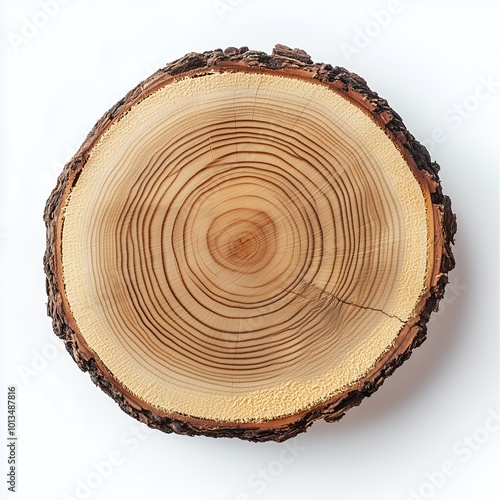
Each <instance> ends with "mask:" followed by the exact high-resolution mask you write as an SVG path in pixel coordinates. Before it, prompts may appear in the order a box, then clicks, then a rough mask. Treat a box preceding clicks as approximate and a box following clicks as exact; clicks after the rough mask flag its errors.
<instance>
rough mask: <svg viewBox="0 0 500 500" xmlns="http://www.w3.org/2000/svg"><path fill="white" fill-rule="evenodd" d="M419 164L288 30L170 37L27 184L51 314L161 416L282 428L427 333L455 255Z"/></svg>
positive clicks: (424, 165) (337, 73)
mask: <svg viewBox="0 0 500 500" xmlns="http://www.w3.org/2000/svg"><path fill="white" fill-rule="evenodd" d="M437 171H438V168H437V165H436V164H435V163H432V162H431V161H430V158H429V156H428V153H427V151H426V150H425V149H424V148H423V147H422V146H421V145H419V144H418V143H417V142H416V141H415V140H414V139H413V137H412V136H411V135H410V134H409V133H408V132H407V131H406V129H405V128H404V126H403V124H402V122H401V120H400V118H399V116H398V115H396V114H395V113H394V112H393V111H392V110H391V109H390V108H389V107H388V105H387V103H386V102H385V101H383V100H382V99H380V98H379V97H378V96H377V95H376V94H373V93H372V92H371V91H370V90H369V89H368V87H367V86H366V84H365V82H364V81H363V80H362V79H360V78H359V77H357V76H356V75H353V74H351V73H348V72H347V71H346V70H343V69H342V68H332V67H331V66H329V65H321V64H313V63H312V61H310V59H309V56H307V54H305V52H303V51H299V50H297V49H295V50H291V49H288V48H287V47H284V46H277V47H276V48H275V50H274V52H273V55H272V56H268V55H266V54H264V53H259V52H255V51H249V50H248V49H246V48H242V49H234V48H230V49H227V50H226V51H224V52H222V51H214V52H208V53H204V54H189V55H188V56H186V57H185V58H183V59H181V60H179V61H176V62H174V63H172V64H171V65H169V66H167V67H166V68H164V69H163V70H160V71H159V72H157V73H156V74H155V75H152V77H150V78H149V79H148V80H146V81H145V82H142V83H141V84H140V85H139V86H138V87H137V88H136V89H134V90H133V91H132V92H131V93H129V94H128V96H127V97H126V98H125V99H124V100H122V101H121V102H120V103H118V105H117V106H115V107H114V108H113V109H112V110H110V111H109V112H108V113H107V114H106V115H105V116H104V117H103V119H101V121H100V122H98V124H97V125H96V127H95V128H94V130H93V131H92V132H91V133H90V134H89V136H88V138H87V140H86V141H85V142H84V144H83V145H82V147H81V149H80V151H79V152H78V153H77V154H76V155H75V157H74V158H73V159H72V160H71V161H70V162H69V163H68V165H66V167H65V169H64V171H63V173H62V174H61V176H60V178H59V181H58V186H57V187H56V189H55V190H54V192H53V193H52V195H51V197H50V198H49V200H48V202H47V207H46V212H45V221H46V224H47V237H48V243H47V252H46V256H45V269H46V274H47V288H48V295H49V314H50V315H51V316H52V317H53V321H54V329H55V331H56V333H57V334H58V335H59V336H61V337H62V338H63V339H64V340H65V342H66V346H67V348H68V350H69V351H70V353H71V354H72V355H73V357H74V358H75V360H76V361H77V363H78V364H79V366H80V367H81V368H82V369H84V370H88V371H89V372H90V374H91V376H92V378H93V380H94V381H95V382H96V383H97V384H98V385H99V386H100V387H101V388H102V389H103V390H105V392H107V393H108V394H110V395H111V396H112V397H113V398H114V399H115V400H116V401H117V402H118V403H119V404H120V406H121V407H122V409H124V410H125V411H126V412H127V413H129V414H131V415H132V416H134V417H135V418H137V419H139V420H141V421H143V422H145V423H147V424H148V425H150V426H151V427H155V428H160V429H162V430H164V431H166V432H171V431H174V432H178V433H182V434H199V433H201V434H205V435H211V436H236V437H241V438H243V439H250V440H257V441H262V440H268V439H274V440H283V439H287V438H289V437H291V436H293V435H295V434H297V433H298V432H301V431H304V430H305V429H306V428H307V426H308V425H309V424H310V423H311V422H312V421H314V420H315V419H317V418H321V417H323V418H326V419H327V420H336V419H338V418H340V417H341V416H342V415H343V412H344V411H345V410H346V409H348V408H349V407H351V406H353V405H356V404H359V402H360V401H361V399H362V397H363V396H365V395H369V394H371V392H373V391H374V390H375V389H376V388H377V387H378V386H379V385H380V384H381V383H382V381H383V379H384V378H385V377H386V376H388V375H389V374H391V373H392V371H393V370H394V368H395V367H396V366H398V365H399V364H400V363H401V362H402V361H403V360H404V359H406V358H407V357H409V355H410V353H411V350H412V349H413V348H414V347H415V346H417V345H419V344H420V343H421V342H422V341H423V339H424V337H425V332H426V328H425V324H426V322H427V320H428V318H429V314H430V312H431V311H432V310H433V309H435V308H436V307H437V303H438V300H439V299H440V298H441V297H442V295H443V292H444V286H445V284H446V282H447V272H448V271H449V270H450V269H452V267H453V266H454V260H453V256H452V253H451V249H450V244H451V242H452V239H453V234H454V232H455V228H456V226H455V217H454V215H453V213H452V212H451V208H450V202H449V199H448V198H447V197H445V196H443V195H442V192H441V187H440V184H439V179H438V177H437Z"/></svg>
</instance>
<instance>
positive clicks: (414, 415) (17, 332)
mask: <svg viewBox="0 0 500 500" xmlns="http://www.w3.org/2000/svg"><path fill="white" fill-rule="evenodd" d="M45 1H47V0H45ZM51 1H52V3H54V1H55V2H56V4H57V5H58V7H56V8H54V7H52V11H51V15H50V16H48V15H47V14H44V10H43V8H42V4H43V1H14V0H11V1H7V0H2V1H1V2H0V5H1V23H2V25H1V39H0V41H1V77H2V86H1V91H0V98H1V114H0V116H1V118H0V120H1V149H0V155H1V187H0V189H1V220H0V233H1V239H0V252H1V255H0V263H1V274H0V279H1V284H2V287H1V297H0V304H1V306H0V307H1V311H0V321H1V324H2V351H1V352H2V357H3V360H2V385H1V387H0V390H1V391H3V392H2V394H3V395H2V396H1V397H0V400H1V401H2V406H1V412H2V419H1V420H0V422H1V425H0V442H1V443H5V441H6V436H7V432H6V419H5V415H6V408H5V400H6V393H7V386H8V385H17V392H18V435H19V441H18V450H17V451H18V459H19V465H18V471H19V472H18V478H17V480H18V485H17V489H18V492H17V497H16V498H19V499H23V500H32V499H37V500H44V499H57V500H64V499H66V500H68V499H77V498H90V499H92V500H94V499H96V500H97V499H106V500H109V499H111V500H113V499H129V498H130V499H132V498H152V499H161V500H187V499H208V500H245V499H246V500H249V499H255V500H266V499H292V500H294V499H302V498H317V497H321V498H325V499H337V498H339V499H348V500H349V499H354V500H357V499H363V500H365V499H370V500H378V499H380V500H396V499H402V500H407V499H411V498H413V499H415V498H417V499H418V498H435V499H450V500H451V499H452V500H462V499H470V498H476V499H478V500H491V499H498V498H500V481H499V475H498V470H499V468H500V454H499V451H500V446H499V442H500V439H499V438H500V432H497V431H498V430H499V425H498V424H495V425H493V421H492V419H491V415H492V412H495V411H498V407H499V384H498V382H499V349H498V347H499V342H498V340H499V335H498V334H499V322H498V283H499V280H498V256H499V252H498V249H499V247H498V242H499V241H498V216H499V210H498V199H499V196H498V194H499V182H498V167H499V152H498V151H499V150H498V141H499V127H498V118H497V117H498V115H499V113H500V66H499V49H500V39H499V35H498V33H499V31H500V30H499V28H498V26H499V23H500V3H499V2H498V1H497V0H492V1H474V2H472V1H410V0H401V2H400V3H399V7H398V6H397V2H396V4H394V3H390V2H388V1H387V0H376V1H371V2H367V1H356V2H354V1H351V2H346V1H345V0H343V1H326V0H325V1H319V0H307V1H305V0H304V1H301V2H296V1H292V0H286V1H285V0H283V1H281V0H280V1H269V0H267V1H265V0H221V1H219V2H213V1H211V0H197V1H188V0H185V1H181V0H176V1H168V0H162V1H159V0H155V1H147V0H146V1H131V0H116V1H103V0H101V1H97V0H86V1H83V0H65V1H64V4H65V5H62V3H63V1H62V0H60V1H59V0H51ZM48 3H50V2H48ZM389 7H390V8H391V10H392V14H391V15H390V20H389V19H388V15H387V14H385V15H384V14H383V13H382V14H380V11H382V10H385V11H387V12H388V9H389ZM56 11H57V12H56ZM377 13H379V14H377ZM30 23H35V24H34V25H32V26H31V27H30V26H29V24H30ZM37 24H38V26H37ZM382 24H385V26H382ZM363 31H365V32H368V36H367V35H366V34H365V35H362V32H363ZM276 43H283V44H286V45H289V46H292V47H300V48H303V49H305V50H306V51H307V52H308V53H309V54H311V56H312V58H313V59H314V60H315V61H324V62H329V63H332V64H333V65H341V66H345V67H347V68H348V69H350V70H351V71H355V72H357V73H359V74H360V75H362V76H363V77H364V78H365V79H366V80H367V81H368V83H369V85H370V86H371V87H372V89H374V90H375V91H377V92H379V93H380V95H382V96H383V97H385V98H387V99H388V100H389V103H390V104H391V105H392V107H393V108H394V109H396V110H397V111H398V113H400V114H401V116H402V117H403V119H404V120H405V123H406V124H407V126H408V128H409V129H410V130H411V131H412V133H413V134H414V135H415V136H416V137H417V139H419V140H420V141H425V144H426V145H428V146H429V148H430V149H431V151H432V155H433V157H434V159H435V160H436V161H438V162H439V163H440V164H441V166H442V172H441V178H442V182H443V186H444V190H445V192H446V193H447V194H448V195H450V196H451V198H452V200H453V208H454V210H455V211H456V213H457V214H458V223H459V232H458V234H457V237H456V246H455V248H454V252H455V254H456V258H457V269H456V270H455V271H453V272H452V273H451V276H450V278H451V283H452V284H451V286H450V287H449V288H448V290H447V297H446V299H445V301H444V303H443V304H442V308H441V312H440V313H439V314H438V315H437V316H435V318H434V320H433V321H432V322H431V323H430V325H429V337H428V340H427V341H426V342H425V343H424V344H423V346H422V347H421V348H419V349H418V350H417V351H416V352H415V353H414V355H413V356H412V358H411V359H410V360H409V361H408V362H407V363H406V364H405V365H404V366H403V367H401V368H400V369H398V370H397V372H396V374H395V376H394V377H391V378H390V379H388V380H387V381H386V383H385V384H384V386H383V387H382V388H381V389H380V391H379V392H377V393H376V394H375V395H374V396H373V397H372V398H370V399H367V400H365V401H364V402H363V404H362V405H361V406H360V407H359V408H356V409H354V410H352V411H351V412H349V414H348V415H347V416H346V417H345V418H344V420H342V421H341V422H339V423H336V424H326V423H324V422H318V423H316V424H315V425H314V426H313V427H312V428H311V429H310V430H309V431H308V432H307V433H306V434H303V435H301V436H299V437H297V438H296V439H294V440H292V441H289V442H288V444H276V443H265V444H254V443H247V442H243V441H239V440H235V439H233V440H230V439H217V440H216V439H210V438H204V437H198V438H189V437H183V436H177V435H167V434H162V433H160V432H157V431H148V429H147V428H145V427H144V426H142V425H141V424H139V423H137V422H136V421H134V420H133V419H131V418H130V417H128V416H127V415H125V414H124V413H123V412H122V411H121V410H120V409H119V408H118V406H117V405H116V404H115V403H114V402H113V401H112V400H111V399H110V398H108V397H107V396H106V395H105V394H104V393H102V392H101V391H100V390H98V389H96V388H95V387H94V385H93V384H92V382H91V381H90V379H89V376H88V374H85V373H82V372H80V371H79V369H78V368H77V366H76V365H75V363H74V362H73V361H72V360H71V358H70V356H69V355H68V354H67V353H66V352H65V351H64V350H63V348H62V342H61V341H59V340H58V339H57V338H56V337H55V336H54V335H53V333H52V331H51V323H50V320H49V318H47V317H46V312H45V302H46V297H45V290H44V275H43V270H42V255H43V252H44V246H45V229H44V225H43V222H42V213H43V208H44V204H45V200H46V199H47V197H48V195H49V194H50V191H51V190H52V188H53V187H54V185H55V182H56V178H57V175H58V173H59V172H60V170H61V168H62V165H63V164H64V163H65V162H66V161H67V160H68V159H69V158H70V157H71V155H72V154H73V152H74V151H75V150H76V149H77V147H78V146H79V145H80V144H81V142H82V141H83V139H84V137H85V135H86V133H87V132H88V131H89V130H90V129H91V127H92V126H93V124H94V123H95V122H96V121H97V119H98V118H99V117H100V116H101V115H102V114H103V113H104V112H105V111H106V110H107V109H109V108H110V107H111V106H112V105H113V104H114V103H115V102H116V101H118V100H119V99H120V98H121V97H122V96H123V95H124V94H125V93H126V92H127V91H128V90H130V89H131V88H132V87H134V86H135V85H136V84H137V83H138V82H139V81H140V80H142V79H144V78H145V77H146V76H148V75H149V74H150V73H152V72H153V71H154V70H156V69H157V68H159V67H161V66H163V65H164V64H165V63H166V62H169V61H172V60H174V59H177V58H178V57H181V56H183V55H184V54H185V53H187V52H191V51H205V50H210V49H214V48H219V47H220V48H225V47H227V46H237V47H239V46H243V45H248V46H249V47H250V48H252V49H258V50H263V51H267V52H269V51H271V49H272V47H273V46H274V45H275V44H276ZM485 81H486V82H488V81H489V82H490V83H487V84H486V86H485V83H484V82H485ZM475 94H477V95H478V96H480V97H481V100H479V99H477V97H475ZM437 129H441V131H439V130H437ZM436 130H437V131H436ZM433 134H434V139H433ZM435 139H438V140H437V141H436V140H435ZM485 426H486V427H485ZM134 433H135V434H137V435H136V436H134ZM467 436H472V438H471V439H472V441H470V442H468V441H467V439H468V437H467ZM287 446H288V447H289V448H290V450H291V451H289V452H287V453H286V454H285V453H284V452H283V450H284V449H286V447H287ZM1 448H2V449H3V450H4V451H2V453H1V454H0V461H1V467H0V470H2V475H1V477H2V478H3V479H2V480H1V481H0V483H1V484H0V497H1V498H4V497H5V498H10V497H9V495H11V494H10V493H9V492H8V491H7V484H6V479H5V471H6V467H7V465H6V462H7V456H6V448H5V445H4V444H2V446H1ZM110 456H111V457H110ZM110 458H111V459H114V462H115V465H114V466H113V470H109V469H110V467H109V466H108V467H107V468H106V466H105V465H102V463H103V462H104V461H109V460H110ZM444 462H452V464H453V466H452V465H450V464H448V466H449V467H451V473H450V474H448V475H447V476H443V474H442V473H440V472H437V471H439V470H440V469H441V468H442V466H443V463H444ZM99 464H101V466H99ZM96 467H97V469H99V467H101V468H100V472H98V471H97V469H96ZM103 467H104V469H103ZM445 468H446V465H445ZM429 478H431V479H429ZM432 482H434V485H433V484H432ZM85 483H88V484H90V487H89V486H88V485H87V486H82V484H85ZM412 491H414V492H415V494H414V493H412Z"/></svg>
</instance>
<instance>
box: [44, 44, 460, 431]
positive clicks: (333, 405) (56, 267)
mask: <svg viewBox="0 0 500 500" xmlns="http://www.w3.org/2000/svg"><path fill="white" fill-rule="evenodd" d="M214 68H216V69H218V70H219V71H234V70H244V71H265V72H269V73H273V72H276V71H280V72H283V73H285V74H287V75H290V76H293V77H298V78H304V79H312V80H316V81H318V82H322V83H324V84H325V85H328V86H330V87H331V88H333V89H335V90H336V91H338V92H341V93H343V94H344V95H345V96H347V97H348V98H349V99H351V101H352V102H354V103H356V104H357V105H358V106H360V107H361V108H362V109H363V110H365V111H366V112H367V113H368V114H370V115H371V116H372V117H373V119H374V120H376V121H377V122H378V123H379V125H380V126H382V128H383V129H384V130H385V131H386V133H387V134H388V135H389V136H390V137H391V138H392V140H393V142H394V143H395V144H396V145H397V146H398V147H399V148H400V150H401V152H402V153H403V155H404V156H405V158H406V160H407V162H408V164H409V165H410V166H411V167H412V168H414V170H415V172H416V173H417V174H418V175H419V177H420V181H421V182H422V183H424V184H425V185H427V186H428V188H429V192H430V193H431V199H432V203H433V208H434V218H435V224H436V228H435V234H436V241H435V267H434V272H433V275H432V282H431V286H430V288H429V290H428V293H427V294H426V295H425V296H424V297H422V301H421V303H419V306H418V307H419V310H420V313H419V315H418V316H417V317H416V318H414V319H412V320H410V321H409V322H408V323H407V324H406V325H405V327H404V328H403V329H402V331H401V333H400V336H399V338H398V341H397V343H396V345H397V347H395V348H394V349H392V350H391V351H390V352H389V353H387V354H386V355H384V356H383V357H382V359H380V360H379V362H378V364H377V365H376V367H375V369H374V370H372V371H371V372H370V373H369V374H368V375H367V376H366V377H365V378H364V379H363V380H361V381H359V382H358V383H357V384H356V385H355V386H353V387H351V389H350V390H349V391H347V392H346V393H343V394H340V395H338V396H335V397H334V398H332V399H331V400H329V401H327V402H325V403H322V404H320V405H318V406H316V407H313V408H310V409H308V410H305V411H303V412H301V413H300V414H297V415H293V416H290V417H285V418H280V419H277V420H273V421H268V422H262V423H226V422H214V421H207V420H200V419H196V418H192V417H186V416H183V415H165V414H162V413H160V412H158V411H157V410H155V409H154V408H152V407H150V406H149V405H148V404H147V403H145V402H143V401H139V400H137V398H135V397H133V396H132V395H131V394H129V393H127V391H126V390H125V389H124V388H123V387H121V386H120V384H119V383H118V382H117V381H116V380H115V379H114V378H113V375H112V374H111V373H109V371H108V370H107V368H106V367H105V366H104V365H103V364H102V363H101V361H100V360H99V359H96V356H95V355H93V353H92V352H91V351H90V350H89V349H88V348H87V347H86V346H85V342H84V340H83V338H82V337H81V335H80V334H79V332H78V329H77V326H76V325H75V324H74V321H73V320H72V319H71V317H70V316H71V315H70V314H69V313H68V312H67V306H65V301H64V296H63V293H64V290H63V286H62V284H61V283H62V281H61V279H62V278H61V265H60V240H59V235H60V228H61V223H62V221H61V209H62V207H63V206H64V203H65V201H66V198H67V195H68V193H69V191H70V189H71V187H72V186H73V185H74V184H75V183H76V182H77V180H78V175H79V172H80V171H81V169H82V167H83V166H84V164H85V161H86V158H87V156H88V153H89V151H90V150H91V148H92V147H93V145H94V144H95V142H96V141H97V139H98V138H99V137H100V136H101V134H102V133H103V132H104V131H105V130H106V129H107V128H108V127H109V126H110V125H111V124H112V123H113V122H114V121H115V120H116V119H117V118H118V117H120V116H121V115H122V114H123V113H124V112H126V111H127V110H128V109H130V107H131V106H132V105H134V104H136V103H137V102H139V101H140V100H142V99H144V98H145V97H146V96H148V95H149V94H150V93H151V92H153V91H154V90H156V89H158V88H159V87H162V86H164V85H165V84H166V83H168V82H169V81H172V80H173V79H175V78H177V77H179V76H180V75H182V76H184V75H186V74H193V73H203V72H204V71H205V70H207V71H210V70H212V69H214ZM438 171H439V166H438V165H437V163H435V162H433V161H432V160H431V158H430V156H429V153H428V151H427V150H426V149H425V147H423V146H422V145H421V144H420V143H418V142H417V141H416V140H415V139H414V137H413V136H412V135H411V134H410V133H409V132H408V130H407V129H406V127H405V126H404V124H403V122H402V120H401V118H400V117H399V115H398V114H397V113H396V112H394V111H393V110H392V109H391V108H390V106H389V105H388V103H387V101H386V100H385V99H382V98H380V97H379V96H378V95H377V94H376V93H375V92H373V91H371V90H370V89H369V88H368V86H367V84H366V82H365V80H363V79H362V78H361V77H359V76H358V75H356V74H354V73H350V72H348V71H347V70H346V69H344V68H341V67H333V66H331V65H329V64H318V63H313V62H312V61H311V59H310V57H309V55H307V54H306V53H305V52H304V51H302V50H298V49H290V48H288V47H285V46H283V45H277V46H276V47H275V48H274V50H273V52H272V54H271V55H268V54H266V53H264V52H259V51H252V50H248V48H247V47H242V48H239V49H237V48H234V47H229V48H227V49H226V50H224V51H222V50H220V49H217V50H214V51H209V52H204V53H203V54H197V53H190V54H187V55H186V56H184V57H183V58H181V59H178V60H177V61H174V62H172V63H170V64H168V65H167V66H166V67H165V68H162V69H160V70H158V71H157V72H156V73H154V74H153V75H152V76H150V77H149V78H148V79H146V80H145V81H143V82H142V83H140V84H139V85H138V86H137V87H136V88H135V89H133V90H132V91H131V92H129V93H128V94H127V95H126V96H125V97H124V98H123V99H122V100H120V101H119V102H118V103H117V104H116V105H115V106H113V107H112V108H111V109H110V110H109V111H108V112H107V113H106V114H105V115H104V116H103V117H102V118H101V119H100V120H99V121H98V122H97V124H96V125H95V126H94V128H93V130H92V131H91V132H90V134H89V135H88V137H87V138H86V140H85V141H84V143H83V144H82V146H81V147H80V149H79V151H78V152H77V153H76V155H75V156H74V157H73V158H72V159H71V160H70V161H69V162H68V164H67V165H66V166H65V167H64V170H63V171H62V173H61V175H60V176H59V179H58V181H57V186H56V188H55V189H54V191H53V192H52V194H51V196H50V198H49V199H48V201H47V205H46V208H45V214H44V220H45V224H46V227H47V250H46V253H45V257H44V267H45V273H46V276H47V282H46V283H47V295H48V314H49V315H50V316H51V317H52V320H53V327H54V331H55V333H56V334H57V335H58V336H59V337H60V338H61V339H63V340H64V342H65V345H66V349H67V350H68V351H69V353H70V354H71V356H72V357H73V359H74V360H75V362H76V363H77V364H78V366H79V367H80V369H82V370H83V371H88V372H89V374H90V376H91V378H92V380H93V381H94V383H95V384H96V385H98V386H99V387H100V388H101V389H102V390H103V391H104V392H106V393H107V394H108V395H109V396H110V397H112V398H113V399H114V400H115V401H116V402H117V403H118V405H119V406H120V407H121V408H122V410H123V411H125V412H126V413H127V414H129V415H131V416H132V417H134V418H135V419H137V420H139V421H141V422H144V423H146V424H147V425H149V426H150V427H152V428H157V429H160V430H162V431H164V432H175V433H178V434H187V435H199V434H203V435H207V436H213V437H239V438H241V439H246V440H249V441H268V440H274V441H284V440H286V439H288V438H291V437H293V436H295V435H297V434H299V433H301V432H304V431H305V430H306V429H307V427H308V426H309V425H311V424H312V423H313V422H314V421H315V420H317V419H321V418H324V419H325V420H326V421H328V422H334V421H336V420H339V419H340V418H342V417H343V415H344V413H345V412H346V411H347V410H349V409H350V408H352V407H354V406H357V405H359V404H360V402H361V401H362V399H363V398H364V397H368V396H370V395H371V394H373V392H375V391H376V390H377V389H378V388H379V387H380V386H381V385H382V383H383V382H384V380H385V378H386V377H388V376H389V375H391V374H392V373H393V372H394V370H395V369H396V368H397V367H398V366H400V365H401V364H402V363H403V362H404V361H405V360H406V359H408V358H409V357H410V355H411V353H412V351H413V349H414V348H415V347H418V346H419V345H420V344H421V343H422V342H423V341H424V340H425V337H426V332H427V327H426V324H427V322H428V320H429V317H430V314H431V313H432V312H433V311H436V310H437V309H438V303H439V300H440V299H441V298H442V297H443V294H444V289H445V286H446V284H447V282H448V272H449V271H450V270H451V269H453V268H454V266H455V261H454V258H453V254H452V250H451V244H452V243H453V237H454V234H455V231H456V218H455V215H454V214H453V212H452V210H451V202H450V199H449V198H448V197H447V196H444V195H443V193H442V189H441V185H440V181H439V177H438Z"/></svg>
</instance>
